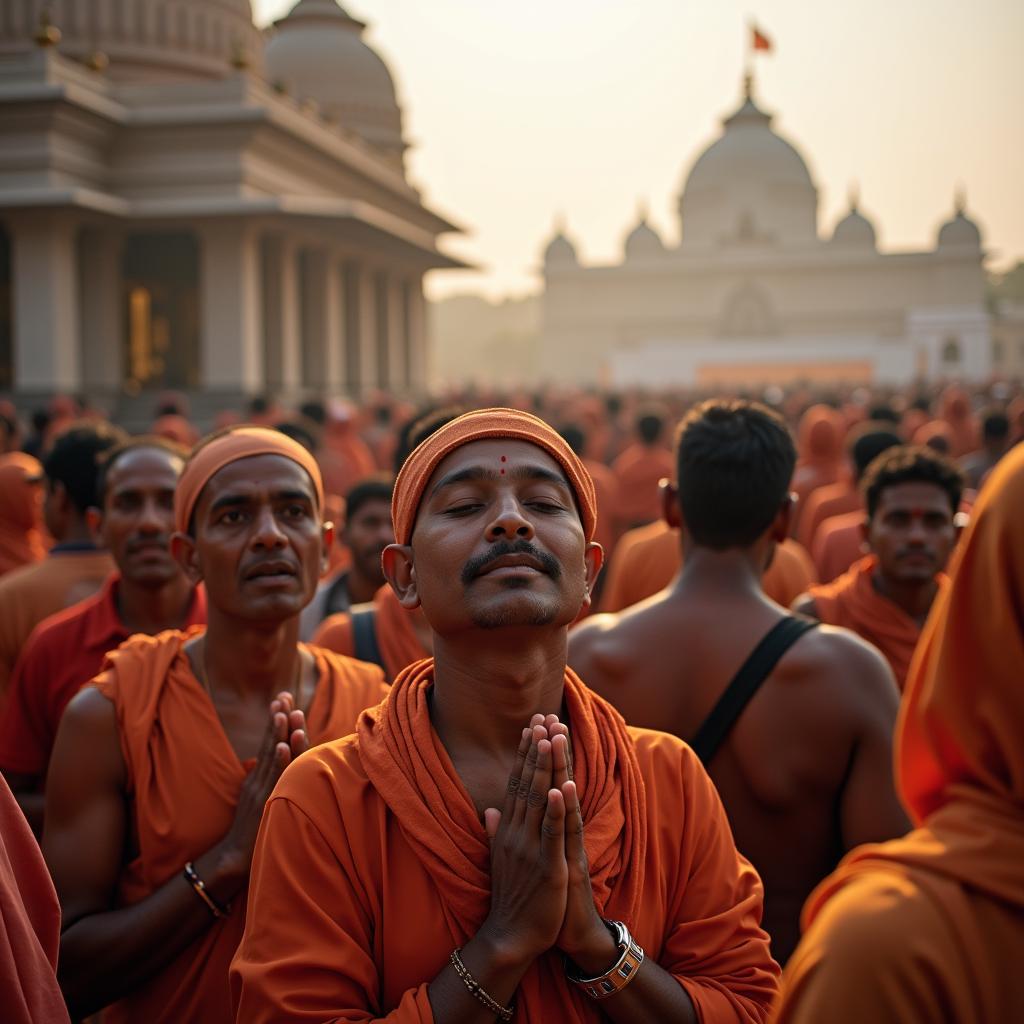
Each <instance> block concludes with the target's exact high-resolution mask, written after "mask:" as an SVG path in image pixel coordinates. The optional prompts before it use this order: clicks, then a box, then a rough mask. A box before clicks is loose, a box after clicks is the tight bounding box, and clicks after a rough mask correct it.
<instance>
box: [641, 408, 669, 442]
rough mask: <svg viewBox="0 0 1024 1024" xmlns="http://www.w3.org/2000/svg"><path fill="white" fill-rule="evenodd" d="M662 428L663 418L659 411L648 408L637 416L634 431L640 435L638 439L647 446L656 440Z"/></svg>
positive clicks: (663, 424) (663, 426)
mask: <svg viewBox="0 0 1024 1024" xmlns="http://www.w3.org/2000/svg"><path fill="white" fill-rule="evenodd" d="M664 429H665V420H664V418H663V417H662V416H661V414H660V413H656V412H653V411H650V410H649V411H647V412H645V413H642V414H641V415H640V416H638V417H637V420H636V432H637V433H638V434H639V435H640V440H641V441H642V442H643V443H644V444H645V445H647V446H648V447H650V446H651V445H652V444H655V443H656V442H657V440H658V438H659V437H661V432H662V431H663V430H664Z"/></svg>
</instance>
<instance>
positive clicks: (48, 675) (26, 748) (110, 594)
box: [0, 573, 206, 775]
mask: <svg viewBox="0 0 1024 1024" xmlns="http://www.w3.org/2000/svg"><path fill="white" fill-rule="evenodd" d="M119 579H120V577H119V576H118V575H117V574H116V573H115V574H114V575H113V576H111V577H110V578H109V579H108V580H107V582H106V583H105V584H104V585H103V589H102V590H100V592H99V593H98V594H96V595H94V596H93V597H88V598H86V599H85V600H84V601H79V603H78V604H75V605H72V606H71V607H70V608H66V609H64V611H62V612H58V613H57V614H56V615H51V616H50V617H49V618H47V619H44V620H43V621H42V622H40V623H39V625H38V626H36V628H35V629H34V630H33V631H32V635H31V636H30V637H29V638H28V640H27V641H26V643H25V646H24V648H22V652H21V656H20V657H19V659H18V663H17V665H16V666H15V669H14V675H13V676H12V677H11V689H10V692H9V695H8V701H7V706H6V708H5V710H4V714H3V719H2V721H0V769H3V770H4V771H7V772H16V773H18V774H22V775H45V774H46V768H47V766H48V764H49V763H50V751H51V750H52V749H53V741H54V739H55V738H56V735H57V726H58V725H59V724H60V716H61V715H62V714H63V713H64V708H65V707H66V706H67V703H68V701H70V700H71V698H72V697H74V695H75V694H76V693H78V691H79V690H80V689H81V688H82V687H83V686H84V685H85V684H86V683H88V682H89V681H90V680H91V679H92V678H93V677H94V676H95V675H97V674H98V673H99V671H100V668H101V667H102V665H103V659H104V658H105V657H106V655H107V652H108V651H112V650H114V649H115V648H117V647H119V646H120V645H121V644H122V643H124V641H125V640H127V639H128V637H129V636H131V631H130V630H129V629H128V627H127V626H125V624H124V623H123V622H122V621H121V617H120V616H119V615H118V611H117V585H118V581H119ZM205 622H206V591H205V590H203V588H202V587H197V588H196V590H195V591H194V593H193V595H192V602H191V604H190V605H189V608H188V614H187V616H186V619H185V623H184V628H186V629H187V628H188V627H189V626H193V625H203V624H205Z"/></svg>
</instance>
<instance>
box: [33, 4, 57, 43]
mask: <svg viewBox="0 0 1024 1024" xmlns="http://www.w3.org/2000/svg"><path fill="white" fill-rule="evenodd" d="M61 38H62V33H61V30H60V29H59V28H57V26H56V25H54V23H53V19H52V18H51V17H50V12H49V11H48V10H45V9H44V10H43V12H42V13H41V14H40V15H39V27H38V28H37V29H36V32H35V35H34V36H33V37H32V39H33V41H34V42H35V44H36V46H38V47H39V48H40V49H41V50H47V49H50V48H51V47H53V46H56V45H57V44H58V43H59V42H60V41H61Z"/></svg>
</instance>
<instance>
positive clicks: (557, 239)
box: [544, 227, 579, 266]
mask: <svg viewBox="0 0 1024 1024" xmlns="http://www.w3.org/2000/svg"><path fill="white" fill-rule="evenodd" d="M578 262H579V260H578V258H577V256H576V246H574V245H573V244H572V242H570V241H569V239H568V238H567V237H566V234H565V230H564V229H563V228H562V227H556V229H555V236H554V238H552V239H551V241H550V242H548V244H547V246H546V247H545V249H544V265H545V266H552V265H557V264H563V265H564V264H576V263H578Z"/></svg>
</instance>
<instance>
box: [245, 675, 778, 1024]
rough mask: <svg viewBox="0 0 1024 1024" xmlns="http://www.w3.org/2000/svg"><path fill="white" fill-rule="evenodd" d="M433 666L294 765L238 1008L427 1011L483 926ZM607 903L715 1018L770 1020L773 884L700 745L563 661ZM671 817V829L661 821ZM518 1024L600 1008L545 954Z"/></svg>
mask: <svg viewBox="0 0 1024 1024" xmlns="http://www.w3.org/2000/svg"><path fill="white" fill-rule="evenodd" d="M432 682H433V663H432V662H430V661H426V662H421V663H420V664H419V665H416V666H414V667H412V668H410V669H409V670H408V671H406V672H405V673H403V674H402V676H401V677H400V678H399V679H398V680H396V682H395V685H394V687H393V688H392V691H391V693H390V695H389V696H388V699H387V701H386V702H385V703H384V704H382V705H381V706H380V707H379V708H377V709H375V710H373V711H371V712H369V713H367V714H364V715H363V716H362V717H361V719H360V722H359V728H358V730H357V732H356V735H355V736H350V737H347V738H346V739H345V740H342V741H340V742H338V743H332V744H328V745H326V746H324V747H321V748H319V749H318V750H316V751H314V752H313V753H311V754H309V755H307V756H305V757H303V758H301V759H300V760H299V761H298V762H296V763H295V765H293V766H292V767H290V768H289V769H288V771H287V772H286V773H285V775H284V777H283V778H282V779H281V783H280V784H279V785H278V787H277V789H276V790H275V791H274V794H273V796H272V797H271V799H270V801H269V803H268V805H267V811H266V815H265V817H264V820H263V827H262V828H261V829H260V837H259V839H258V841H257V846H256V854H255V857H254V860H253V871H252V882H251V885H250V899H249V917H248V924H247V927H246V932H245V937H244V938H243V940H242V945H241V946H240V948H239V951H238V954H237V956H236V957H235V960H234V963H233V964H232V968H231V985H232V994H233V996H234V1000H235V1006H236V1012H237V1017H236V1019H237V1020H238V1021H239V1022H242V1021H244V1022H245V1024H269V1022H271V1021H284V1020H287V1021H290V1022H295V1024H301V1022H304V1021H309V1022H313V1021H317V1022H321V1021H327V1020H331V1021H370V1020H388V1021H392V1022H394V1024H400V1022H409V1024H412V1022H417V1024H428V1022H432V1021H433V1019H434V1018H433V1015H432V1012H431V1009H430V1002H429V999H428V996H427V988H428V985H429V983H430V982H431V981H432V980H433V979H434V977H435V976H436V975H437V974H438V973H439V972H440V971H441V970H442V969H443V968H444V967H445V966H446V965H447V963H448V956H449V954H450V952H451V950H452V949H454V948H455V947H456V946H461V945H463V944H464V943H465V942H466V941H467V940H468V939H469V938H470V937H471V936H473V935H474V934H475V933H476V932H477V930H478V929H479V928H480V926H481V924H483V921H484V919H485V918H486V916H487V913H488V910H489V904H490V877H489V864H490V855H489V849H488V843H487V838H486V835H485V832H484V828H483V823H482V822H481V820H480V818H479V816H478V815H477V812H476V809H475V808H474V806H473V803H472V801H471V800H470V798H469V795H468V794H467V793H466V790H465V789H464V787H463V786H462V784H461V782H460V780H459V778H458V776H457V775H456V773H455V769H454V768H453V766H452V763H451V761H450V759H449V757H448V755H447V753H446V751H445V749H444V747H443V746H442V745H441V742H440V740H439V739H438V737H437V734H436V733H435V732H434V731H433V728H432V726H431V723H430V713H429V710H428V706H427V699H428V694H429V691H430V689H431V686H432ZM565 700H566V707H567V709H568V716H569V721H570V723H571V725H570V728H571V729H572V731H573V736H574V743H573V749H574V753H575V770H576V778H577V784H578V786H579V791H580V799H581V801H582V804H583V817H584V820H585V821H586V823H587V825H586V845H587V854H588V858H589V862H590V866H591V876H592V879H591V880H592V884H593V890H594V898H595V902H596V904H597V906H598V909H599V911H600V912H601V913H603V914H605V915H606V916H608V917H611V918H616V919H619V920H624V921H626V922H627V923H628V924H629V927H630V930H631V931H632V932H633V934H634V936H635V937H636V939H637V941H638V942H639V943H640V944H641V946H643V948H644V949H645V950H648V951H649V955H650V956H653V957H655V958H656V959H657V961H658V962H659V963H660V964H661V965H662V966H663V967H664V968H665V969H666V970H668V971H669V972H671V973H672V974H673V975H674V976H675V977H676V978H677V979H678V981H679V983H680V984H681V985H682V986H683V987H684V988H685V989H686V991H687V993H688V994H689V996H690V998H691V999H692V1000H693V1003H694V1004H695V1006H696V1009H697V1016H698V1019H700V1020H701V1021H702V1022H703V1024H716V1022H719V1021H721V1022H725V1021H729V1022H740V1021H743V1022H747V1024H753V1022H755V1021H762V1020H764V1019H766V1017H767V1007H768V1004H769V1003H770V1001H771V999H772V998H773V993H774V989H775V986H776V980H775V979H776V971H777V968H776V966H775V964H774V962H773V961H772V960H771V958H770V955H769V952H768V945H767V936H766V935H765V933H764V932H763V931H762V930H761V928H760V927H759V921H760V916H761V903H762V890H761V884H760V881H759V879H758V877H757V874H756V872H755V871H754V869H753V868H752V867H751V866H750V864H749V863H748V862H747V861H746V860H744V858H743V857H742V856H741V855H740V854H739V853H738V852H737V851H736V847H735V844H734V842H733V839H732V833H731V832H730V830H729V824H728V821H727V819H726V816H725V812H724V810H723V808H722V805H721V802H720V801H719V798H718V795H717V793H716V791H715V788H714V786H713V785H712V783H711V781H710V779H709V778H708V776H707V774H706V773H705V771H704V769H703V768H702V767H701V766H700V764H699V762H698V761H697V758H696V757H695V756H694V754H693V752H692V751H691V750H690V749H689V747H687V746H686V745H685V744H684V743H682V742H681V741H680V740H678V739H676V738H675V737H673V736H668V735H666V734H664V733H657V732H651V731H648V730H643V729H632V728H627V727H626V725H625V723H624V722H623V720H622V718H621V717H620V716H619V714H618V713H617V712H616V711H615V710H614V709H613V708H612V707H611V706H610V705H609V704H607V703H606V702H605V701H603V700H602V699H601V698H599V697H597V696H596V695H595V694H593V693H592V692H591V691H589V690H588V689H587V688H586V687H585V686H583V685H582V683H580V682H579V680H578V679H577V678H576V677H575V676H574V675H573V674H572V673H571V672H567V673H566V684H565ZM669 823H671V827H668V826H669ZM515 1018H516V1020H517V1021H519V1022H522V1024H531V1022H532V1024H542V1022H543V1024H555V1022H558V1024H583V1022H588V1024H590V1022H593V1024H597V1022H598V1021H600V1020H602V1019H605V1018H604V1016H603V1014H602V1013H601V1011H600V1006H599V1004H598V1003H595V1002H593V1001H591V1000H590V999H589V998H588V997H587V996H586V995H584V994H582V993H580V992H579V991H578V990H575V989H574V986H571V985H570V984H569V983H568V982H567V981H566V978H565V972H564V968H563V965H562V958H561V956H560V955H559V954H558V953H557V952H556V951H551V952H549V953H547V954H545V955H544V956H542V957H541V958H540V959H538V960H537V961H536V962H535V963H534V964H533V966H531V967H530V969H529V970H528V971H527V973H526V975H525V976H524V977H523V980H522V982H521V983H520V986H519V989H518V991H517V993H516V1012H515Z"/></svg>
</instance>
